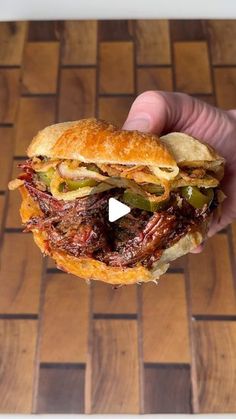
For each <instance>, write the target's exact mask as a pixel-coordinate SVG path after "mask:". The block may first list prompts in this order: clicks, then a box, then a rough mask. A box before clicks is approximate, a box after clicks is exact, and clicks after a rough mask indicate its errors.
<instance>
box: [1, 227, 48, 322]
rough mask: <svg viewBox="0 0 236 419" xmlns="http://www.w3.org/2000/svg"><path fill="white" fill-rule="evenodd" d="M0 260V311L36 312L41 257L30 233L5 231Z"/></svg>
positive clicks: (12, 312) (14, 312)
mask: <svg viewBox="0 0 236 419" xmlns="http://www.w3.org/2000/svg"><path fill="white" fill-rule="evenodd" d="M0 260H1V264H0V266H1V270H0V314H3V313H11V314H19V313H24V314H27V313H28V314H37V313H38V310H39V298H40V282H41V272H42V257H41V253H40V251H39V249H38V248H37V247H36V246H35V244H34V243H33V238H32V236H31V235H30V234H27V235H26V234H25V235H23V234H20V233H8V234H5V236H4V242H3V248H2V251H1V259H0ZM9 261H11V262H10V263H9Z"/></svg>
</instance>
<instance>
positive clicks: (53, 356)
mask: <svg viewBox="0 0 236 419" xmlns="http://www.w3.org/2000/svg"><path fill="white" fill-rule="evenodd" d="M88 311H89V287H88V285H87V284H86V282H85V281H83V280H81V279H78V278H76V277H75V276H72V275H68V274H51V275H48V276H47V287H46V293H45V301H44V307H43V319H44V320H43V326H42V336H41V351H40V359H41V362H86V359H87V351H88V347H87V340H88V317H89V313H88ZM65 342H66V344H65Z"/></svg>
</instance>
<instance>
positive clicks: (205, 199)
mask: <svg viewBox="0 0 236 419" xmlns="http://www.w3.org/2000/svg"><path fill="white" fill-rule="evenodd" d="M181 195H182V196H183V197H184V198H185V199H186V201H188V203H189V204H190V205H192V207H194V208H203V206H204V205H205V204H207V205H210V204H211V202H212V200H213V198H214V191H213V189H212V188H206V189H205V191H204V192H202V191H200V189H199V188H197V187H196V186H185V187H183V188H181Z"/></svg>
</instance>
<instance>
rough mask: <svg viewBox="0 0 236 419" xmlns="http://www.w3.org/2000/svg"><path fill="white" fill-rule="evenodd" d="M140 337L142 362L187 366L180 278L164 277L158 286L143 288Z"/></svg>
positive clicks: (185, 332) (186, 343)
mask: <svg viewBox="0 0 236 419" xmlns="http://www.w3.org/2000/svg"><path fill="white" fill-rule="evenodd" d="M142 337H143V359H144V361H145V362H164V363H168V362H170V363H187V362H190V348H189V337H188V322H187V302H186V295H185V285H184V276H183V275H181V274H169V275H165V276H164V277H162V278H161V279H160V281H159V285H158V286H156V285H155V284H147V285H146V286H145V287H142Z"/></svg>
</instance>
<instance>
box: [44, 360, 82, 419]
mask: <svg viewBox="0 0 236 419" xmlns="http://www.w3.org/2000/svg"><path fill="white" fill-rule="evenodd" d="M84 381H85V369H84V368H80V366H78V367H77V366H74V365H72V366H70V365H67V366H63V365H60V364H59V365H58V366H53V365H51V366H48V367H47V368H45V367H41V368H40V373H39V388H38V396H37V413H66V414H69V413H84Z"/></svg>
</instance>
